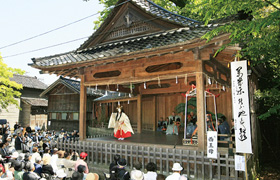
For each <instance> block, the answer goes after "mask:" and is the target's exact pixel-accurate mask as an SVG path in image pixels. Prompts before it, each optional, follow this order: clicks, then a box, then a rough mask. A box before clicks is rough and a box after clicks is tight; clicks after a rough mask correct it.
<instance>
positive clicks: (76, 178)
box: [72, 171, 84, 180]
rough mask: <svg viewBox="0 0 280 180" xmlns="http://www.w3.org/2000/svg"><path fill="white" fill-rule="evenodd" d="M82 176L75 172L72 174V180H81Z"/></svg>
mask: <svg viewBox="0 0 280 180" xmlns="http://www.w3.org/2000/svg"><path fill="white" fill-rule="evenodd" d="M83 177H84V174H83V173H79V172H78V171H75V172H74V173H73V174H72V180H83Z"/></svg>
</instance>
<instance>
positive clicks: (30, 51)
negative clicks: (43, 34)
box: [2, 36, 89, 59]
mask: <svg viewBox="0 0 280 180" xmlns="http://www.w3.org/2000/svg"><path fill="white" fill-rule="evenodd" d="M88 37H89V36H87V37H82V38H78V39H74V40H71V41H66V42H63V43H59V44H55V45H51V46H47V47H43V48H39V49H34V50H31V51H25V52H21V53H18V54H13V55H9V56H3V57H2V58H3V59H4V58H9V57H14V56H19V55H23V54H27V53H31V52H36V51H41V50H44V49H49V48H52V47H56V46H60V45H64V44H68V43H71V42H75V41H79V40H82V39H86V38H88Z"/></svg>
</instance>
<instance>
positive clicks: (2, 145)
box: [0, 142, 9, 157]
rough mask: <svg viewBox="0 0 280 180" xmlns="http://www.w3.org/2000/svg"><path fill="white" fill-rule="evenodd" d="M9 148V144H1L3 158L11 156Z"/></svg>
mask: <svg viewBox="0 0 280 180" xmlns="http://www.w3.org/2000/svg"><path fill="white" fill-rule="evenodd" d="M8 146H9V142H5V143H1V144H0V154H1V156H2V157H7V156H9V151H8V150H7V147H8Z"/></svg>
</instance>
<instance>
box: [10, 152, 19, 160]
mask: <svg viewBox="0 0 280 180" xmlns="http://www.w3.org/2000/svg"><path fill="white" fill-rule="evenodd" d="M18 155H19V154H18V152H17V151H15V152H13V154H12V156H11V158H12V159H16V158H18Z"/></svg>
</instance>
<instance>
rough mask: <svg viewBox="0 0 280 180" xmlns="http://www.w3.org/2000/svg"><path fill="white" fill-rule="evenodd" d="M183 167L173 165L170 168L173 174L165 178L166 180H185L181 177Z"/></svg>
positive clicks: (177, 164)
mask: <svg viewBox="0 0 280 180" xmlns="http://www.w3.org/2000/svg"><path fill="white" fill-rule="evenodd" d="M182 170H183V167H182V166H181V165H180V164H179V163H174V164H173V167H172V171H173V174H171V175H169V176H167V178H166V180H175V179H178V180H187V178H186V177H185V176H182V175H181V171H182Z"/></svg>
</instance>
